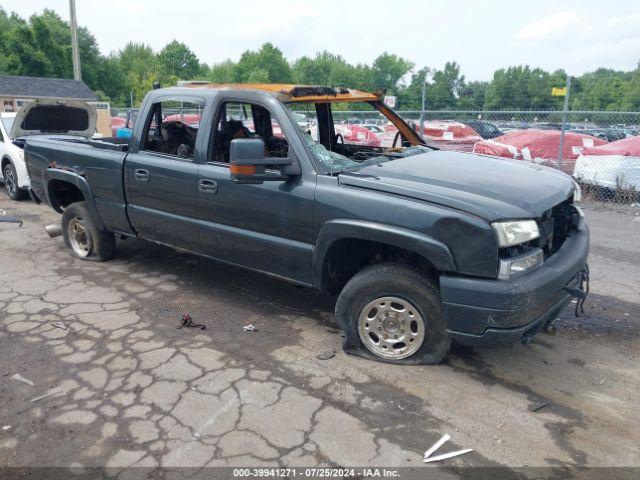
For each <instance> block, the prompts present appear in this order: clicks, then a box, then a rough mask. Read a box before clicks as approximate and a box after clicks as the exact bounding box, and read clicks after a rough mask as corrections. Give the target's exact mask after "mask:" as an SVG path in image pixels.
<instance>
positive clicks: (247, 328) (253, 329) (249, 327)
mask: <svg viewBox="0 0 640 480" xmlns="http://www.w3.org/2000/svg"><path fill="white" fill-rule="evenodd" d="M242 330H244V331H245V332H257V331H258V330H257V329H256V327H254V326H253V325H252V324H251V323H250V324H249V325H245V326H244V327H242Z"/></svg>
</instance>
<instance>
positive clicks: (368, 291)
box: [336, 263, 451, 364]
mask: <svg viewBox="0 0 640 480" xmlns="http://www.w3.org/2000/svg"><path fill="white" fill-rule="evenodd" d="M336 316H337V318H338V321H339V322H340V324H341V325H342V328H343V329H344V331H345V334H346V335H345V341H344V345H343V347H344V350H345V351H346V352H347V353H352V354H356V355H360V356H364V357H368V358H373V359H376V360H381V361H385V362H391V363H406V364H433V363H439V362H440V361H441V360H442V359H443V358H444V357H445V355H446V354H447V352H448V351H449V347H450V345H451V338H450V337H449V335H448V334H447V330H446V325H445V322H444V319H443V318H442V305H441V302H440V295H439V294H438V290H437V288H436V287H435V286H434V285H433V282H432V281H431V280H430V279H429V278H428V277H427V276H425V275H423V274H422V273H421V272H419V271H418V270H417V269H415V268H412V267H410V266H407V265H401V264H395V263H384V264H378V265H373V266H371V267H368V268H365V269H364V270H362V271H361V272H359V273H357V274H356V275H355V276H354V277H353V278H352V279H351V280H349V282H348V283H347V285H346V286H345V287H344V289H343V290H342V292H341V294H340V297H339V298H338V302H337V303H336Z"/></svg>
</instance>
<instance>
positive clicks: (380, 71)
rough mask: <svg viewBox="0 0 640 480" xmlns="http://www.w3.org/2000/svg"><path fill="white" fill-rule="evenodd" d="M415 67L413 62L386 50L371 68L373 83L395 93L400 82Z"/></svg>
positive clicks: (376, 86)
mask: <svg viewBox="0 0 640 480" xmlns="http://www.w3.org/2000/svg"><path fill="white" fill-rule="evenodd" d="M412 68H413V63H411V62H410V61H408V60H405V59H404V58H402V57H399V56H397V55H392V54H390V53H387V52H384V53H382V54H381V55H379V56H378V57H377V58H376V59H375V60H374V61H373V65H372V68H371V74H372V76H373V85H374V86H375V88H376V89H380V88H385V89H387V90H388V91H389V92H390V93H395V91H396V87H397V85H398V82H399V81H400V79H401V78H402V77H404V76H405V75H406V74H407V73H408V72H409V71H410V70H411V69H412Z"/></svg>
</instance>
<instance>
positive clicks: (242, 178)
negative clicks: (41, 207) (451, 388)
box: [21, 85, 589, 364]
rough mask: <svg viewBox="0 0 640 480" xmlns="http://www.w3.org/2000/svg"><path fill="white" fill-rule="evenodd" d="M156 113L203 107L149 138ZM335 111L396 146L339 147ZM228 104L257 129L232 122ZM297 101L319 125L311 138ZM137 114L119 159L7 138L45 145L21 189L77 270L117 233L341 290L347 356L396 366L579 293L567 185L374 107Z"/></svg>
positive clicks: (264, 104)
mask: <svg viewBox="0 0 640 480" xmlns="http://www.w3.org/2000/svg"><path fill="white" fill-rule="evenodd" d="M165 101H167V102H168V101H171V102H172V103H175V102H182V103H185V104H187V103H192V104H193V103H197V104H200V105H202V106H203V111H202V118H203V123H206V124H207V125H208V127H207V128H206V129H205V128H202V129H199V128H195V129H194V131H195V133H196V135H195V136H189V135H183V133H184V132H183V129H172V128H169V127H168V125H165V124H161V125H160V128H158V129H156V130H154V131H153V132H151V131H150V124H151V122H152V120H153V119H159V118H162V111H163V102H165ZM347 102H353V103H358V102H360V103H361V102H367V104H369V105H371V106H372V107H374V108H376V109H377V110H378V111H379V112H380V114H381V115H385V116H386V117H387V118H388V120H389V122H390V123H392V124H393V125H394V127H395V128H396V129H397V132H398V133H397V138H398V141H397V142H396V147H395V148H392V149H386V148H382V147H376V146H370V145H362V144H350V143H346V142H345V143H341V142H338V141H337V135H338V134H337V132H336V129H335V128H334V124H333V122H331V121H330V119H331V118H332V108H333V106H334V105H335V104H338V105H341V104H344V103H347ZM238 105H240V106H241V108H242V109H243V110H245V111H247V112H248V111H250V112H251V118H252V120H253V122H254V124H255V129H254V130H250V129H249V128H247V126H246V125H244V124H243V123H242V122H241V121H239V120H237V119H234V118H232V117H230V116H229V115H228V111H229V110H228V109H232V107H233V108H236V107H237V106H238ZM294 106H295V107H300V109H302V108H305V106H308V110H309V111H315V112H316V113H317V120H318V122H317V124H318V127H319V128H318V141H317V142H316V141H314V140H313V139H312V138H311V136H310V135H309V134H308V133H305V132H304V131H303V129H301V128H300V127H299V125H298V124H297V122H296V120H295V118H294V117H293V116H292V115H291V111H292V108H291V107H294ZM236 110H237V109H236ZM29 114H30V112H29V111H28V110H27V111H24V112H23V115H24V116H25V119H26V118H28V115H29ZM140 118H141V119H144V121H139V122H136V124H135V126H134V131H133V135H132V137H131V140H130V142H129V145H128V146H124V145H117V144H113V143H106V142H100V141H95V140H91V139H81V138H75V139H74V138H70V137H60V136H56V135H46V134H43V133H44V132H43V130H44V131H45V132H46V128H45V126H46V125H45V122H44V119H41V123H40V129H39V131H38V132H36V131H27V130H25V131H23V132H21V134H22V135H30V134H34V133H40V134H43V135H41V136H39V137H37V136H34V137H29V138H28V139H27V141H26V149H25V157H26V161H27V166H28V170H29V173H30V175H31V178H32V188H33V190H34V191H35V192H36V194H37V197H40V198H42V199H43V200H45V201H46V202H47V203H48V204H49V205H50V206H51V207H52V208H53V209H55V210H56V211H58V212H60V213H61V214H62V218H61V230H62V234H63V235H64V240H65V244H66V245H67V247H68V249H69V252H70V253H71V255H73V256H74V257H77V258H80V259H93V260H109V259H110V258H112V257H113V256H114V255H115V252H116V243H115V237H116V236H118V237H139V238H143V239H146V240H150V241H153V242H158V243H161V244H165V245H170V246H173V247H176V248H180V249H181V250H187V251H191V252H193V253H195V254H197V255H202V256H205V257H211V258H215V259H219V260H223V261H225V262H227V263H232V264H237V265H240V266H243V267H246V268H249V269H252V270H255V271H259V272H266V273H269V274H271V275H275V276H277V277H280V278H282V279H285V280H288V281H291V282H294V283H296V284H300V285H305V286H308V287H313V288H317V289H319V290H322V291H324V292H326V293H329V294H338V298H337V303H336V315H337V318H338V322H339V324H340V325H341V326H342V328H343V329H344V331H345V339H344V343H343V347H344V349H345V351H346V352H348V353H352V354H357V355H360V356H364V357H367V358H373V359H378V360H382V361H387V362H393V363H412V364H415V363H437V362H439V361H440V360H442V359H443V357H444V356H445V355H446V353H447V351H448V350H449V346H450V344H451V342H452V341H453V340H455V341H457V342H460V343H463V344H469V345H478V344H486V343H494V342H514V341H525V342H526V341H529V339H530V338H531V337H532V336H533V335H535V334H536V333H537V332H538V331H540V329H542V328H543V327H544V326H545V325H547V324H548V323H549V322H551V321H552V320H553V319H554V318H555V317H556V316H557V315H558V314H559V313H560V311H562V309H563V308H564V307H565V306H566V305H567V304H568V302H569V301H570V298H571V296H570V292H575V290H574V289H579V288H581V285H582V281H583V280H584V275H585V274H586V273H585V262H586V259H587V254H588V245H589V232H588V228H587V226H586V225H585V223H584V220H583V218H582V216H581V213H580V210H579V209H578V208H576V207H575V206H574V201H575V198H574V194H575V192H576V190H575V189H576V184H575V182H574V181H573V180H572V178H571V177H569V176H567V175H565V174H563V173H562V172H559V171H556V170H553V169H547V168H543V167H540V166H537V165H531V164H528V163H524V162H515V161H509V160H505V159H492V158H481V157H476V156H473V155H469V154H460V153H457V152H447V151H439V150H433V149H431V148H429V147H428V146H426V145H425V144H424V142H423V140H422V139H421V137H420V136H419V135H418V134H417V133H416V132H414V131H413V130H412V129H411V128H410V127H409V125H408V124H407V123H406V122H404V121H403V120H402V119H401V118H400V117H399V116H398V115H397V114H395V113H394V112H393V111H392V110H390V109H389V108H388V107H386V106H385V105H384V104H383V103H382V99H381V98H380V96H378V95H377V94H369V93H366V92H359V91H355V90H347V89H344V88H331V87H314V86H304V87H303V86H291V85H251V86H243V85H229V86H225V87H224V88H218V87H215V86H211V87H209V88H202V87H200V88H195V87H191V88H168V89H158V90H153V91H151V92H150V93H148V94H147V96H146V97H145V99H144V102H143V105H142V109H141V111H140ZM274 119H275V120H276V121H277V122H278V124H279V125H280V126H281V128H282V132H283V133H284V136H283V137H282V138H277V137H274V135H273V133H272V132H270V126H271V124H272V120H274ZM27 124H28V122H27ZM169 125H172V123H170V124H169ZM367 132H368V130H367ZM174 133H179V134H180V136H179V137H176V136H174ZM181 151H182V152H184V151H190V152H191V154H190V155H189V156H183V155H182V154H181V153H180V152H181ZM576 295H577V294H576ZM272 320H273V321H276V319H272Z"/></svg>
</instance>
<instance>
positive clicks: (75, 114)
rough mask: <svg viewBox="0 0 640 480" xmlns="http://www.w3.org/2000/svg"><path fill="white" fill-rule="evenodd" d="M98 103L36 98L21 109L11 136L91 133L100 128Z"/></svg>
mask: <svg viewBox="0 0 640 480" xmlns="http://www.w3.org/2000/svg"><path fill="white" fill-rule="evenodd" d="M96 118H97V112H96V107H95V106H94V105H90V104H88V103H87V102H82V101H79V100H34V101H32V102H28V103H26V104H25V105H24V106H23V107H22V109H20V111H19V112H18V113H17V115H16V118H15V120H14V121H13V126H12V127H11V133H10V136H11V138H20V137H26V136H31V135H51V134H64V135H78V136H81V137H91V136H92V135H93V134H94V133H95V132H96Z"/></svg>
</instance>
